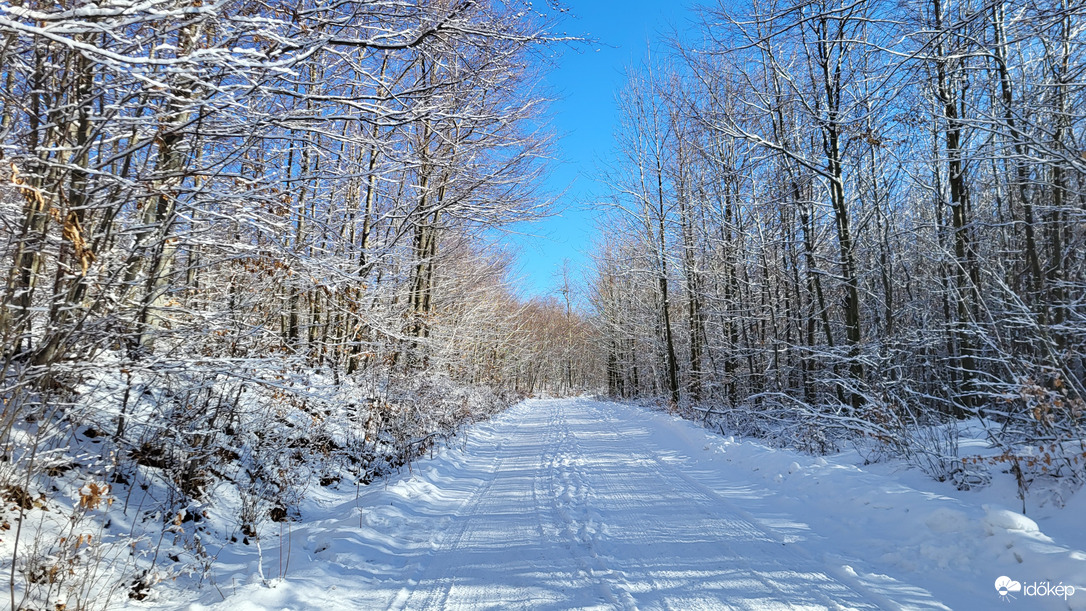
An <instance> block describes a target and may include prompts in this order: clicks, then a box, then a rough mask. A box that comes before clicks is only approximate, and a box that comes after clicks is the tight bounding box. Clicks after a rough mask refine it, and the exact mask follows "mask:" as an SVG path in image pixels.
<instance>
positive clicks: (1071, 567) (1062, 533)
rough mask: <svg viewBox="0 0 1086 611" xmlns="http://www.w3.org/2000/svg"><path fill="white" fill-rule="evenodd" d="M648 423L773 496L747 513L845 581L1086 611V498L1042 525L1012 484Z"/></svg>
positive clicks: (962, 601) (954, 604) (658, 419)
mask: <svg viewBox="0 0 1086 611" xmlns="http://www.w3.org/2000/svg"><path fill="white" fill-rule="evenodd" d="M648 417H650V418H652V419H653V420H654V422H655V423H656V424H657V426H658V428H659V429H661V430H667V431H669V432H670V433H672V434H674V435H675V436H676V437H677V438H678V439H680V440H682V441H683V442H685V443H686V445H688V446H689V447H692V448H696V447H700V448H701V450H700V451H699V452H693V453H692V454H691V459H692V462H693V463H694V464H696V465H697V468H698V469H699V470H707V471H708V470H711V471H716V472H726V471H730V472H732V473H734V475H735V478H736V480H738V481H740V482H747V483H746V485H747V486H749V485H751V484H752V483H753V484H754V485H756V486H758V487H759V488H761V489H762V490H768V491H771V495H770V496H767V497H764V498H762V499H760V500H759V501H758V502H757V503H749V502H748V503H745V505H746V508H745V509H747V510H748V511H749V516H748V517H749V518H750V519H752V520H754V521H758V522H761V523H763V524H766V525H767V526H769V527H771V528H772V529H775V530H778V531H784V532H787V531H795V533H796V534H795V535H794V536H797V537H821V538H823V539H824V541H825V550H826V553H827V554H828V555H836V558H834V560H836V561H838V563H839V564H840V571H841V572H842V573H843V574H850V575H852V576H854V578H855V579H857V580H859V581H861V582H865V583H869V584H877V583H878V582H880V581H885V576H886V575H885V574H893V575H895V576H900V575H909V574H912V575H918V576H920V577H921V578H922V579H921V581H922V582H923V583H924V584H925V587H927V588H928V589H929V590H931V591H932V592H933V593H936V594H937V595H938V596H939V598H940V599H941V600H943V601H944V602H946V603H947V604H949V605H950V606H951V608H955V609H959V608H961V609H974V608H975V609H983V608H989V606H990V605H995V604H996V603H999V602H1014V603H1018V608H1028V609H1035V608H1046V609H1086V551H1084V550H1086V498H1083V497H1084V496H1086V495H1083V494H1079V495H1077V496H1075V497H1072V499H1071V502H1069V503H1068V505H1067V506H1065V507H1063V508H1056V507H1052V506H1048V507H1045V508H1043V511H1041V512H1040V514H1041V515H1043V516H1044V520H1043V521H1042V522H1041V525H1039V524H1038V522H1036V521H1034V519H1032V517H1027V516H1024V515H1022V514H1021V513H1020V512H1016V511H1014V510H1013V509H1011V508H1010V507H1008V506H1007V504H1005V503H1002V502H1000V500H999V499H1002V498H1009V499H1011V500H1012V502H1013V501H1017V499H1015V498H1014V496H1013V493H1010V494H1008V492H1009V491H1008V488H1009V487H1010V485H1009V484H1008V483H1007V482H1001V481H998V480H997V482H996V483H997V485H995V486H992V487H989V488H982V489H979V490H973V491H959V490H957V489H955V488H954V486H953V485H952V484H950V483H940V482H936V481H934V480H932V479H931V478H930V477H928V476H927V475H925V474H923V473H922V472H920V471H919V470H918V469H913V468H909V467H907V465H905V464H904V463H902V462H900V461H887V462H885V463H880V464H874V465H866V466H865V465H863V462H864V459H863V458H862V457H861V456H860V455H859V454H857V453H856V452H855V451H849V452H843V453H839V454H836V455H831V456H826V457H813V456H810V455H807V454H803V453H800V452H796V451H793V450H787V449H776V448H770V447H768V446H766V445H764V444H761V443H758V442H756V441H750V440H737V439H736V438H735V437H731V436H727V437H725V436H720V435H718V434H716V433H713V432H710V431H707V430H705V429H703V428H701V427H700V426H698V425H697V424H695V423H692V422H689V421H685V420H679V419H677V418H676V417H673V416H670V415H667V414H663V413H660V412H658V411H649V416H648ZM710 479H711V478H710ZM740 488H741V486H740V485H738V484H737V483H736V482H725V483H723V484H722V486H721V489H720V490H718V492H719V493H720V494H721V495H722V496H725V497H728V498H736V496H737V495H736V494H735V491H736V490H739V489H740ZM1000 495H1003V496H1000ZM743 496H744V495H742V494H739V495H738V498H742V497H743ZM737 505H739V506H743V505H744V503H743V502H742V501H739V502H737ZM1012 506H1013V505H1012ZM1039 519H1040V518H1039ZM786 523H787V525H786ZM1047 526H1051V529H1049V528H1045V527H1047ZM1055 533H1059V534H1058V536H1057V535H1056V534H1055ZM1054 537H1056V538H1054ZM782 543H783V544H788V541H787V540H783V541H782ZM854 562H862V563H863V564H864V565H866V567H867V570H866V571H863V570H861V569H860V567H859V566H858V565H854V564H850V563H854ZM1000 577H1009V578H1010V579H1011V580H1012V581H1015V582H1018V583H1019V584H1020V585H1021V586H1022V591H1017V592H1010V593H1008V597H1007V598H1005V599H1004V598H1002V597H1001V596H1000V595H999V594H998V593H997V591H996V587H995V582H996V580H997V579H998V578H1000ZM914 581H915V580H914ZM1030 586H1034V587H1032V588H1031V587H1030ZM1057 589H1058V594H1059V595H1057V592H1056V591H1054V590H1057ZM1026 590H1029V592H1028V594H1030V595H1029V596H1027V592H1026ZM1038 592H1043V593H1044V594H1045V595H1043V596H1039V595H1037V594H1038ZM1072 592H1073V594H1072Z"/></svg>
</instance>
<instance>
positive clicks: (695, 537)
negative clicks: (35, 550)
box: [191, 399, 1086, 611]
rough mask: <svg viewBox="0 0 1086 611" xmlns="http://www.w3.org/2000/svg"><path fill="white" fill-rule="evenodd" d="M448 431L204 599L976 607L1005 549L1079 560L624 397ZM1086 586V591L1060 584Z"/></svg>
mask: <svg viewBox="0 0 1086 611" xmlns="http://www.w3.org/2000/svg"><path fill="white" fill-rule="evenodd" d="M457 445H458V446H459V447H455V448H453V449H450V450H448V451H446V452H444V453H443V455H442V456H440V457H437V458H435V459H434V460H427V461H421V462H420V463H419V464H417V465H416V466H415V469H414V472H413V473H412V474H410V475H408V474H406V473H405V476H404V477H403V478H401V479H400V480H399V481H397V482H395V483H392V484H390V485H389V486H388V487H387V488H385V489H379V488H378V487H376V486H375V487H374V488H375V489H374V490H368V491H365V493H364V494H363V495H362V497H361V499H360V500H359V501H358V502H357V506H356V504H355V503H340V504H338V505H337V506H333V507H328V508H327V509H326V510H325V513H324V515H323V516H321V517H322V518H323V519H319V520H316V521H313V522H307V523H304V524H302V525H299V526H297V527H296V529H295V530H294V531H293V533H292V534H291V537H290V544H291V548H290V549H289V551H288V552H287V553H288V557H289V567H287V568H284V567H283V564H282V560H279V561H278V564H277V562H276V560H275V559H276V558H282V554H281V552H280V551H278V550H276V551H272V552H270V553H269V551H268V550H267V549H265V550H264V552H263V554H264V558H263V565H262V566H263V572H264V574H265V576H266V577H267V578H268V579H269V581H270V582H271V585H272V587H266V586H265V585H262V584H261V583H257V582H256V580H255V579H254V578H253V577H252V575H254V574H255V573H256V571H255V567H254V566H253V565H252V562H253V560H252V558H249V559H243V558H239V562H238V564H237V565H236V566H235V567H234V571H235V572H234V573H233V576H232V577H225V576H224V577H220V581H221V583H218V584H217V587H218V588H219V590H220V591H222V592H223V594H222V595H223V596H225V600H222V599H220V602H218V603H213V600H214V598H218V596H219V595H215V596H214V598H210V599H209V598H205V599H204V600H205V603H204V604H211V606H212V608H215V609H222V610H227V609H228V610H230V611H241V610H243V609H283V608H289V609H511V608H513V609H515V608H530V609H591V608H595V609H684V610H690V609H776V608H782V609H783V608H790V609H791V608H804V609H842V608H843V609H895V608H901V609H912V608H925V609H928V608H935V609H945V608H977V609H983V608H991V607H992V606H993V605H995V604H998V603H999V597H998V596H997V594H996V592H995V590H994V588H993V587H992V585H991V584H992V582H993V580H994V579H995V578H996V577H998V576H999V575H1001V574H1006V573H1008V572H1011V571H1013V570H1014V569H1015V568H1016V567H1019V568H1020V570H1019V573H1018V574H1013V575H1012V577H1015V578H1030V579H1033V578H1034V577H1032V576H1031V575H1029V574H1027V573H1026V572H1023V571H1024V570H1025V569H1024V567H1025V566H1030V567H1034V568H1036V569H1037V570H1042V569H1043V570H1045V571H1048V570H1049V569H1050V568H1051V567H1053V566H1057V567H1058V566H1065V568H1066V569H1067V570H1068V571H1070V572H1069V573H1067V574H1068V575H1071V576H1072V577H1074V576H1076V575H1080V576H1086V573H1083V574H1080V573H1078V571H1081V570H1082V569H1083V567H1086V555H1083V554H1082V553H1081V552H1076V551H1073V550H1068V549H1066V548H1063V547H1060V546H1058V545H1055V544H1054V543H1053V542H1051V540H1049V539H1048V538H1047V537H1045V536H1044V535H1042V534H1041V533H1040V532H1035V531H1036V525H1035V524H1033V525H1032V526H1031V524H1032V522H1031V521H1029V520H1016V518H1015V517H1014V514H1013V513H1011V512H1003V511H1002V510H995V511H994V512H993V510H990V509H989V510H986V511H987V513H983V512H981V513H977V512H978V511H982V510H979V509H975V508H970V507H968V506H964V505H961V506H959V504H958V501H956V500H954V499H950V498H946V497H939V496H937V495H934V494H932V493H930V492H920V491H918V490H914V489H911V488H908V487H905V486H902V485H900V484H897V483H895V482H893V481H891V480H889V478H886V477H885V476H878V475H873V474H871V473H867V472H864V471H862V470H860V469H856V468H855V467H851V466H847V465H840V464H834V463H828V462H827V461H826V460H824V459H819V458H812V457H805V456H802V455H797V454H792V453H787V452H782V451H776V450H770V449H768V448H764V447H763V446H758V445H757V444H749V443H745V442H734V441H730V440H726V439H723V438H719V437H716V436H713V435H712V434H710V433H708V432H706V431H704V430H701V429H698V428H697V427H696V426H695V425H693V424H691V423H688V422H682V421H679V420H676V419H673V418H671V417H669V416H666V415H664V414H659V413H653V412H650V411H648V410H644V409H640V408H636V407H630V406H623V405H617V404H613V403H603V402H597V401H591V400H586V399H576V400H542V401H529V402H526V403H523V404H520V405H518V406H516V407H514V408H513V409H511V410H510V411H508V412H506V413H504V414H502V415H501V416H500V417H498V418H496V419H495V420H494V421H492V422H489V423H485V424H482V425H478V426H476V427H474V428H473V429H472V430H471V431H469V432H468V433H467V434H466V435H465V437H464V438H463V440H462V442H461V443H460V444H457ZM733 460H734V462H733ZM801 463H802V464H801ZM1031 529H1032V530H1031ZM917 531H922V532H917ZM1016 546H1017V547H1016ZM1012 553H1013V556H1012V555H1011V554H1012ZM1076 554H1077V555H1076ZM1014 558H1017V561H1016V560H1015V559H1014ZM1038 558H1041V559H1043V560H1045V561H1044V562H1041V561H1036V562H1035V559H1038ZM245 562H249V564H248V565H246V564H245ZM1023 562H1026V563H1027V564H1026V565H1023ZM966 563H968V564H966ZM1061 563H1062V564H1061ZM1076 563H1077V564H1076ZM283 571H286V572H287V575H286V578H285V579H284V580H278V579H277V576H278V574H279V573H280V572H283ZM226 574H227V575H230V571H229V570H227V572H226ZM1040 577H1043V578H1045V579H1057V578H1058V579H1064V577H1061V576H1060V575H1050V574H1049V573H1046V574H1045V575H1038V578H1040ZM246 579H248V583H246ZM1083 581H1086V580H1083ZM1054 583H1055V582H1053V585H1054ZM1065 583H1071V581H1066V582H1065ZM1082 585H1083V586H1086V583H1083V584H1082ZM231 593H233V595H231ZM1017 602H1018V603H1023V604H1022V605H1019V606H1018V607H1017V608H1029V609H1033V608H1038V606H1039V605H1038V603H1043V604H1041V605H1040V606H1043V607H1044V608H1067V607H1068V602H1067V601H1063V600H1059V601H1057V600H1056V599H1050V600H1039V599H1038V600H1033V601H1023V600H1019V601H1017ZM1026 602H1029V603H1030V604H1029V605H1025V604H1024V603H1026ZM1084 602H1086V592H1083V593H1082V594H1081V595H1080V596H1079V597H1078V598H1077V599H1072V600H1071V601H1070V604H1071V605H1072V606H1073V607H1076V608H1077V606H1076V605H1075V603H1080V604H1081V603H1084ZM1013 603H1014V601H1012V605H1011V606H1010V607H1007V608H1013V607H1015V604H1013ZM191 608H193V609H203V608H205V607H203V606H202V605H199V604H194V605H193V606H192V607H191Z"/></svg>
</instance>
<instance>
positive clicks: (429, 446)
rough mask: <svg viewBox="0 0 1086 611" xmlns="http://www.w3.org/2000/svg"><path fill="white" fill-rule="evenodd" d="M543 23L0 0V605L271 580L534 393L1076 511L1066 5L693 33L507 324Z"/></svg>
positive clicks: (1072, 50)
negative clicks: (236, 560) (573, 246)
mask: <svg viewBox="0 0 1086 611" xmlns="http://www.w3.org/2000/svg"><path fill="white" fill-rule="evenodd" d="M546 4H547V7H546V8H545V9H544V8H541V7H533V6H532V3H531V2H528V1H527V0H296V1H293V2H282V1H280V0H0V261H2V262H3V263H0V269H3V270H5V284H4V286H3V287H2V289H0V295H2V296H0V300H2V301H0V337H2V352H0V401H2V404H3V411H2V416H0V501H2V505H0V553H2V557H0V572H2V576H3V579H4V580H5V581H7V582H8V586H9V592H10V600H8V601H7V603H8V604H10V606H11V608H12V609H13V611H14V610H15V609H38V610H41V609H50V610H52V609H56V610H58V611H60V610H63V609H68V610H71V609H100V608H110V607H115V606H119V605H126V604H141V601H145V600H146V601H148V602H151V601H153V600H155V597H156V596H157V592H158V591H159V590H160V589H161V587H163V586H164V585H165V584H168V583H170V582H171V581H173V580H176V579H182V581H183V582H184V583H186V584H191V585H193V587H207V586H211V587H214V588H218V587H219V584H217V583H215V582H214V580H213V579H212V576H213V575H215V574H216V572H215V571H216V570H217V567H218V566H219V564H221V563H220V560H219V558H220V557H229V556H230V555H231V554H232V553H234V552H231V551H230V550H248V549H254V550H256V551H255V552H254V553H256V554H257V555H258V556H259V558H260V562H259V563H258V564H257V565H256V566H257V568H258V569H260V570H261V571H262V570H263V567H264V566H266V563H265V558H264V557H263V555H262V554H263V552H262V547H261V546H262V542H265V541H269V540H270V539H271V538H272V536H273V535H275V536H278V537H280V538H279V539H278V540H279V541H282V540H284V539H283V538H282V537H283V533H284V530H286V531H287V534H286V538H285V540H286V541H288V542H289V541H290V536H289V529H291V528H292V524H296V523H298V522H300V521H304V520H305V519H306V515H304V513H303V509H302V508H303V507H304V506H305V504H306V503H307V502H310V501H311V500H312V499H313V498H314V497H319V496H320V495H321V494H322V491H324V490H326V489H327V490H338V491H341V492H342V491H344V490H348V491H353V492H354V494H355V495H356V497H357V496H358V495H359V494H360V491H361V490H363V489H364V488H366V487H367V486H368V485H369V484H371V483H372V482H374V481H379V480H381V479H382V478H385V477H386V476H389V475H390V474H393V473H396V472H400V471H402V470H410V469H411V468H412V465H413V462H414V461H416V460H417V459H420V458H421V457H423V456H426V455H429V454H432V453H433V452H435V451H441V449H442V448H444V447H445V446H446V445H447V444H449V443H450V440H451V439H452V438H453V437H454V436H455V435H456V433H457V431H459V430H460V429H461V428H462V427H463V426H465V425H468V424H471V423H474V422H478V421H481V420H485V419H487V418H489V417H491V416H493V415H495V414H497V413H498V412H501V411H503V410H505V409H506V408H508V407H510V406H511V405H513V404H515V403H517V402H519V401H520V400H522V399H524V398H526V397H530V396H538V395H573V394H581V393H597V394H600V395H609V396H611V397H612V398H615V399H621V400H637V401H643V402H647V403H655V404H656V405H659V406H661V407H664V408H666V409H668V410H670V411H671V412H673V413H676V414H680V415H682V416H684V417H687V418H690V419H693V420H697V421H699V422H701V423H704V424H705V425H706V426H707V427H708V428H710V429H712V430H715V431H720V432H722V433H728V434H738V435H749V436H754V437H758V438H761V439H764V440H768V442H769V443H770V444H771V445H775V446H779V447H785V446H787V447H790V448H792V449H798V450H801V451H804V452H808V453H812V454H827V453H832V452H835V451H838V450H841V449H844V448H846V447H851V445H855V444H862V445H863V447H864V448H865V451H866V456H868V457H869V459H870V460H872V461H878V460H881V459H882V458H883V457H887V458H893V459H899V460H904V461H906V462H907V463H909V464H911V465H913V466H915V467H918V468H919V469H921V470H922V471H923V472H925V473H926V474H927V475H929V476H931V477H933V478H935V479H936V480H938V481H946V482H950V485H954V486H957V487H958V488H959V489H962V490H967V489H977V488H983V487H984V486H986V485H988V484H989V483H990V482H991V480H992V477H993V474H1002V473H1008V474H1010V476H1011V477H1013V479H1014V482H1015V487H1016V491H1015V492H1012V493H1011V495H1010V498H1008V499H1006V502H1007V503H1011V504H1015V503H1016V504H1017V505H1018V506H1021V507H1022V508H1023V509H1024V508H1025V507H1026V499H1027V497H1028V496H1029V495H1042V496H1043V498H1045V499H1046V502H1051V503H1052V504H1055V505H1061V504H1063V503H1064V502H1066V501H1067V500H1068V499H1069V498H1070V496H1071V495H1072V494H1073V492H1074V491H1075V490H1077V489H1078V488H1080V487H1081V486H1082V484H1083V482H1084V480H1086V435H1084V432H1083V423H1082V418H1083V410H1084V409H1086V402H1084V398H1086V390H1084V384H1086V258H1084V257H1083V256H1082V254H1081V253H1082V252H1083V251H1084V250H1086V148H1084V147H1086V144H1083V142H1084V139H1086V116H1084V114H1083V109H1084V108H1086V56H1084V54H1086V34H1084V27H1086V3H1083V2H1082V1H1080V0H1051V1H1048V2H1041V3H1036V2H1032V1H1027V0H990V1H987V2H979V1H978V0H958V1H955V2H952V1H948V0H904V1H895V2H888V1H883V0H860V1H858V2H837V1H831V0H814V1H795V0H782V1H779V2H774V1H770V2H768V3H764V2H761V1H759V2H752V3H749V4H744V3H734V2H721V3H719V5H717V4H711V5H710V6H708V7H706V8H704V9H702V10H700V11H699V12H698V13H697V14H698V15H699V17H700V21H699V22H698V23H696V24H694V25H693V26H692V28H690V29H688V30H686V31H684V32H683V33H682V35H679V34H676V36H675V37H674V38H673V39H668V40H666V41H665V40H662V41H660V44H659V45H657V46H655V47H654V51H653V53H652V54H651V56H650V57H648V58H646V59H645V60H644V62H643V63H642V64H640V65H639V66H636V67H633V68H631V69H630V72H629V82H628V85H627V87H626V88H625V89H624V90H623V91H622V92H621V93H620V94H619V95H618V109H617V113H618V115H619V116H620V128H619V130H618V132H617V134H616V150H617V151H618V156H617V157H616V158H615V160H614V161H613V163H608V164H605V165H606V167H603V168H601V169H600V171H599V180H600V183H601V184H602V185H605V187H604V188H605V191H606V192H607V193H608V194H609V196H608V197H606V198H604V201H600V202H594V203H593V204H594V205H595V207H596V209H597V211H598V214H599V215H600V218H601V231H600V232H599V233H600V237H599V243H598V245H597V248H596V251H595V253H594V258H593V261H594V265H593V267H592V269H588V270H581V271H578V270H570V269H566V270H564V273H563V274H561V277H560V279H559V280H558V286H557V287H556V289H555V290H554V292H553V294H552V295H551V296H549V297H529V296H525V295H526V293H525V292H524V291H523V290H521V289H520V288H519V287H518V286H517V285H516V282H515V280H514V278H515V253H514V252H513V251H512V250H511V248H510V247H509V246H508V245H507V244H508V243H507V242H506V241H505V240H504V236H506V235H507V232H510V231H513V230H512V229H511V226H512V225H513V224H520V223H524V222H527V221H532V220H535V219H541V218H544V217H547V216H548V215H553V214H555V213H558V212H560V211H561V208H562V206H563V205H567V204H568V203H569V202H563V201H561V194H560V193H558V192H554V191H553V190H551V189H548V188H547V186H546V185H547V182H546V177H547V173H548V171H549V164H550V163H551V162H552V161H553V159H554V157H555V153H554V144H555V138H556V136H555V134H554V129H553V128H552V127H551V125H550V124H549V114H548V113H549V104H550V102H551V101H552V99H553V95H554V94H553V93H552V92H550V91H548V90H547V88H546V87H545V86H543V84H542V80H541V79H542V76H543V75H544V74H545V73H546V72H547V71H549V70H560V69H561V65H560V64H556V62H555V57H556V56H557V54H556V51H555V50H556V49H557V48H564V47H569V46H573V47H577V46H578V45H580V44H582V42H583V41H582V39H581V37H580V36H579V35H577V36H571V35H569V34H567V33H566V29H575V26H572V27H571V24H570V22H569V21H566V20H563V21H559V19H558V18H559V17H563V16H564V15H565V13H566V9H565V8H563V7H561V6H558V5H557V4H556V3H553V2H548V3H546ZM563 19H564V17H563ZM657 48H659V49H660V50H659V51H657V50H656V49H657ZM578 203H585V202H578ZM518 226H519V225H518ZM556 409H558V408H556ZM586 409H587V408H586ZM592 409H595V410H597V411H599V410H600V409H603V408H595V407H593V408H592ZM608 409H609V408H608ZM606 411H607V410H606V409H604V410H603V412H600V413H604V412H606ZM555 413H558V412H555ZM622 413H623V414H625V413H626V412H622ZM578 417H580V416H578ZM959 425H960V426H961V427H968V430H969V431H970V434H971V435H972V434H974V433H975V434H976V435H974V437H977V438H979V439H983V440H984V441H985V442H986V443H987V444H988V448H987V449H986V450H985V451H984V452H983V453H977V452H975V451H973V450H970V451H966V450H965V449H964V448H962V447H960V444H959V431H960V430H961V429H960V427H959ZM542 428H545V427H542ZM631 430H634V429H631ZM637 430H640V429H637ZM570 435H573V433H570ZM850 444H851V445H850ZM495 464H497V463H495ZM360 524H361V522H360ZM277 553H279V559H280V560H279V562H280V567H279V568H280V572H279V575H280V576H282V575H285V574H286V568H285V567H284V566H283V565H282V563H283V553H284V548H283V547H282V546H279V548H278V552H277ZM286 557H287V564H288V565H289V558H290V551H289V548H287V550H286ZM186 579H187V580H188V581H184V580H186ZM260 579H261V580H264V575H263V573H262V572H261V573H260ZM1084 585H1086V584H1084ZM220 593H221V592H220ZM224 598H225V595H224Z"/></svg>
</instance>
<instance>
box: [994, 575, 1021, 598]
mask: <svg viewBox="0 0 1086 611" xmlns="http://www.w3.org/2000/svg"><path fill="white" fill-rule="evenodd" d="M995 588H996V592H999V597H1000V598H1001V599H1003V600H1006V601H1009V600H1010V599H1012V598H1014V596H1013V595H1012V593H1013V592H1021V591H1022V584H1020V583H1018V582H1017V581H1015V580H1013V579H1011V578H1010V577H1007V576H1006V575H1004V576H1003V577H1000V578H999V579H997V580H996V582H995Z"/></svg>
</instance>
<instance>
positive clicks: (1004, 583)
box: [995, 575, 1075, 602]
mask: <svg viewBox="0 0 1086 611" xmlns="http://www.w3.org/2000/svg"><path fill="white" fill-rule="evenodd" d="M995 589H996V592H997V593H998V594H999V598H1000V599H1001V600H1003V601H1005V602H1010V601H1011V599H1013V598H1017V597H1016V596H1014V594H1015V593H1018V592H1021V593H1022V595H1023V596H1027V597H1030V598H1033V597H1046V596H1056V597H1058V598H1062V599H1064V600H1067V599H1068V598H1071V597H1072V596H1074V595H1075V586H1065V585H1063V582H1062V581H1061V582H1060V583H1058V584H1056V585H1052V584H1051V583H1049V582H1047V581H1040V582H1037V581H1035V582H1033V583H1028V584H1026V585H1025V586H1023V585H1022V584H1021V583H1019V582H1017V581H1015V580H1013V579H1011V578H1010V577H1007V576H1006V575H1004V576H1002V577H1000V578H999V579H996V580H995Z"/></svg>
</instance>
